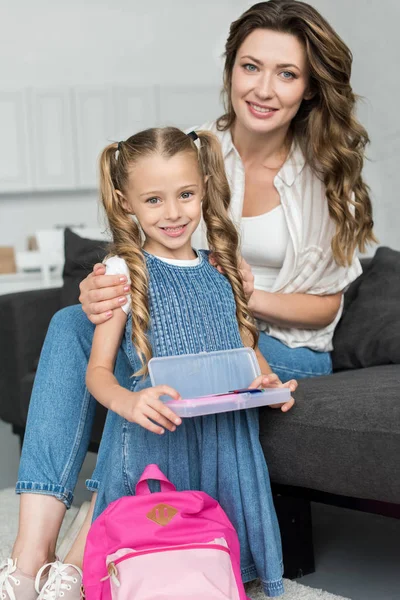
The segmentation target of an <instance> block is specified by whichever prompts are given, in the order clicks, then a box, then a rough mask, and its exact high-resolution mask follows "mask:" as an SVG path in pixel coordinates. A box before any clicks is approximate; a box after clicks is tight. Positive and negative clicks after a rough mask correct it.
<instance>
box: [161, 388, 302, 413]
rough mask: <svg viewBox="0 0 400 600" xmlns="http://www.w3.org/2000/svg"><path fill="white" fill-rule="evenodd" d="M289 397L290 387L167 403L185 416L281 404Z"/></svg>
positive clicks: (169, 401)
mask: <svg viewBox="0 0 400 600" xmlns="http://www.w3.org/2000/svg"><path fill="white" fill-rule="evenodd" d="M289 398H290V390H289V389H288V388H271V389H267V390H263V391H259V392H257V393H256V394H253V393H251V392H241V393H239V394H229V395H226V396H224V395H218V396H202V397H200V398H186V399H184V400H167V401H166V402H165V404H166V405H167V406H168V407H169V408H170V409H171V410H173V411H174V413H175V414H177V415H178V416H179V417H183V418H185V417H199V416H204V415H213V414H217V413H222V412H230V411H232V410H243V409H245V408H257V407H260V406H268V405H270V404H279V403H281V402H287V401H288V400H289Z"/></svg>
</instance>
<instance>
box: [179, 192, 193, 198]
mask: <svg viewBox="0 0 400 600" xmlns="http://www.w3.org/2000/svg"><path fill="white" fill-rule="evenodd" d="M192 196H193V192H182V194H181V197H182V198H183V200H189V198H191V197H192Z"/></svg>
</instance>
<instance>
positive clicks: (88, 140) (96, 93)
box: [74, 87, 117, 189]
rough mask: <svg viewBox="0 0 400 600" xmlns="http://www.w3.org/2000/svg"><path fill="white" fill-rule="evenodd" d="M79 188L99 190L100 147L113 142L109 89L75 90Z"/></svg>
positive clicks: (111, 105)
mask: <svg viewBox="0 0 400 600" xmlns="http://www.w3.org/2000/svg"><path fill="white" fill-rule="evenodd" d="M74 100H75V111H76V139H77V159H78V186H79V187H80V188H87V189H93V188H97V187H98V162H99V155H100V152H101V150H103V148H104V147H105V146H106V145H107V144H109V143H111V142H115V141H116V139H117V138H116V137H115V125H114V122H115V110H114V106H113V97H112V90H111V89H110V88H100V87H99V88H97V87H90V88H76V89H75V90H74Z"/></svg>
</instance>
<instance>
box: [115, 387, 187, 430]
mask: <svg viewBox="0 0 400 600" xmlns="http://www.w3.org/2000/svg"><path fill="white" fill-rule="evenodd" d="M124 392H127V390H124ZM128 394H129V396H128V401H127V396H126V394H125V393H124V394H123V395H121V397H120V398H117V399H115V402H114V403H113V405H112V406H111V410H113V411H114V412H116V413H118V414H119V415H120V416H121V417H123V418H124V419H126V420H127V421H130V422H131V423H137V424H138V425H141V426H142V427H144V428H145V429H148V430H149V431H151V432H153V433H157V434H159V435H162V434H163V433H164V431H165V429H168V431H175V429H176V426H177V425H180V424H181V423H182V419H180V418H179V417H178V416H177V415H176V414H175V413H174V412H173V411H172V410H171V409H169V408H168V407H167V406H165V404H164V402H162V401H161V400H160V396H164V395H166V396H171V397H172V398H173V399H174V400H180V399H181V397H180V395H179V394H178V392H177V391H176V390H174V389H173V388H171V387H169V386H168V385H156V386H155V387H150V388H146V389H144V390H141V391H140V392H128ZM150 419H151V420H150ZM153 421H154V422H155V423H157V425H156V424H155V423H153Z"/></svg>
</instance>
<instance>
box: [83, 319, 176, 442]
mask: <svg viewBox="0 0 400 600" xmlns="http://www.w3.org/2000/svg"><path fill="white" fill-rule="evenodd" d="M126 318H127V317H126V314H125V313H124V311H123V310H122V308H119V309H117V310H115V311H114V316H113V318H112V319H111V320H110V321H106V322H105V323H102V324H101V325H97V327H96V330H95V332H94V337H93V344H92V351H91V354H90V359H89V365H88V368H87V371H86V385H87V387H88V390H89V391H90V393H91V394H92V396H94V397H95V398H96V400H98V402H100V404H103V406H105V407H106V408H108V409H110V410H112V411H113V412H116V413H117V414H119V415H120V416H121V417H123V418H124V419H127V420H128V421H130V422H132V423H137V424H138V425H141V426H142V427H144V428H145V429H148V430H149V431H152V432H153V433H158V434H163V433H164V429H163V427H165V428H166V429H168V430H169V431H175V429H176V425H180V424H181V419H180V418H179V417H178V416H177V415H176V414H175V413H174V412H173V411H172V410H170V409H169V408H168V407H167V406H165V405H164V403H163V402H162V401H161V400H160V396H162V395H164V394H165V395H168V396H171V397H172V398H174V399H175V400H179V399H180V396H179V394H178V392H177V391H176V390H174V389H172V388H171V387H169V386H166V385H158V386H155V387H150V388H146V389H144V390H141V391H140V392H131V391H130V390H127V389H125V388H124V387H122V386H121V385H119V383H118V381H117V379H116V377H115V376H114V373H113V371H114V365H115V360H116V357H117V353H118V349H119V347H120V345H121V340H122V335H123V332H124V328H125V324H126Z"/></svg>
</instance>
